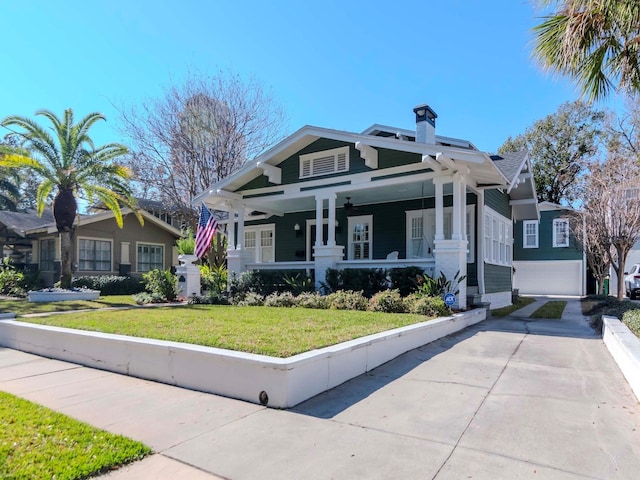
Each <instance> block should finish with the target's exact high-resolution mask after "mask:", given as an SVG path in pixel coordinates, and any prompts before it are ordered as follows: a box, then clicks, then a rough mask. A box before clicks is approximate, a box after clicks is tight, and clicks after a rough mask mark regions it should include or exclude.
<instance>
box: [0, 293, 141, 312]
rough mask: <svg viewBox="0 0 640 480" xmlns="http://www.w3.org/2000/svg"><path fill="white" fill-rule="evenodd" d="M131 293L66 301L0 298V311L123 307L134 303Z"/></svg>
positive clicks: (49, 310) (57, 310) (53, 310)
mask: <svg viewBox="0 0 640 480" xmlns="http://www.w3.org/2000/svg"><path fill="white" fill-rule="evenodd" d="M135 304H136V302H135V301H134V300H133V297H132V296H131V295H107V296H104V297H100V298H99V299H98V300H92V301H89V300H69V301H66V302H44V303H34V302H30V301H29V300H27V299H26V298H11V299H8V298H6V299H2V300H0V313H7V312H11V313H15V314H16V315H26V314H29V313H49V312H66V311H69V310H84V309H97V308H105V307H123V306H131V305H135Z"/></svg>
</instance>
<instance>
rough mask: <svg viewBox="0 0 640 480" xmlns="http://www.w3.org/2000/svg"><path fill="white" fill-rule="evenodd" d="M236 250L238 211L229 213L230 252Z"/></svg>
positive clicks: (232, 210) (233, 210) (234, 210)
mask: <svg viewBox="0 0 640 480" xmlns="http://www.w3.org/2000/svg"><path fill="white" fill-rule="evenodd" d="M235 248H236V209H235V207H234V208H232V209H231V210H230V211H229V250H235Z"/></svg>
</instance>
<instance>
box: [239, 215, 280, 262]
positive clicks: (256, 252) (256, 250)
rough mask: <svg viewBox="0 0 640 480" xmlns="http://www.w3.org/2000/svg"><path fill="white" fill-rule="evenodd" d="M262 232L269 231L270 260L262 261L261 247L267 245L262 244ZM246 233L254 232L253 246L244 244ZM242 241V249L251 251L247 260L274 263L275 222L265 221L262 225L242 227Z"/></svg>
mask: <svg viewBox="0 0 640 480" xmlns="http://www.w3.org/2000/svg"><path fill="white" fill-rule="evenodd" d="M262 232H271V258H272V260H270V261H269V260H268V261H266V262H265V261H264V260H263V248H266V247H268V246H269V245H267V246H264V245H262ZM247 233H254V234H255V237H256V238H255V246H253V247H247V244H246V238H247V237H246V235H247ZM242 243H243V245H244V250H245V251H247V252H251V253H252V258H251V259H250V260H248V262H249V263H274V262H275V261H276V224H275V223H265V224H263V225H251V226H246V225H245V227H244V233H243V239H242Z"/></svg>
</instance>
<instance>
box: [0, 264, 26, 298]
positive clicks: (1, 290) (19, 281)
mask: <svg viewBox="0 0 640 480" xmlns="http://www.w3.org/2000/svg"><path fill="white" fill-rule="evenodd" d="M24 287H25V279H24V274H23V273H22V272H19V271H18V270H17V269H16V267H14V266H13V265H11V260H10V259H9V257H6V258H4V259H3V260H2V263H0V294H1V295H9V296H12V297H21V296H24V295H25V289H24Z"/></svg>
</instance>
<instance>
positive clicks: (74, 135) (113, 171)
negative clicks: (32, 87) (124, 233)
mask: <svg viewBox="0 0 640 480" xmlns="http://www.w3.org/2000/svg"><path fill="white" fill-rule="evenodd" d="M36 115H38V116H42V117H45V118H46V119H48V120H49V121H50V122H51V124H52V127H51V130H52V132H53V135H51V133H50V132H49V129H45V128H43V127H42V126H40V125H39V124H37V123H36V122H35V121H33V120H32V119H29V118H26V117H20V116H9V117H7V118H5V119H4V120H3V121H2V122H0V125H2V126H4V127H9V126H12V127H19V128H20V129H21V130H22V132H18V133H19V135H20V136H21V137H22V145H21V147H22V148H21V149H16V148H13V149H12V150H5V151H4V152H3V153H4V155H2V156H1V157H0V167H10V168H25V167H26V168H27V169H29V170H30V171H32V172H34V173H35V174H36V175H37V176H38V178H39V179H41V181H40V184H39V185H38V190H37V192H36V209H37V212H38V215H42V212H43V211H44V207H45V204H46V203H47V200H48V199H49V198H50V195H52V194H55V197H54V199H53V216H54V218H55V221H56V228H57V229H58V232H59V233H60V242H61V243H60V247H61V255H62V258H61V275H60V286H61V287H62V288H69V287H70V286H71V237H72V233H73V227H74V222H75V219H76V216H77V213H78V204H77V201H76V198H77V197H78V196H80V195H84V198H86V199H87V200H88V201H89V202H90V203H93V202H95V201H99V202H101V203H102V204H104V205H105V206H106V207H107V208H109V209H110V210H111V211H112V212H113V213H114V215H115V219H116V222H117V224H118V226H119V227H120V228H122V225H123V220H122V210H121V205H124V206H127V207H130V208H131V209H132V210H133V211H134V213H135V214H136V216H137V218H138V220H139V221H140V223H141V224H142V223H143V221H142V216H141V215H140V214H139V213H138V211H137V209H136V208H135V200H134V198H133V197H132V194H131V191H130V187H129V180H130V178H131V174H130V171H129V170H128V169H127V168H126V167H124V166H122V165H120V164H118V163H117V162H115V161H114V160H115V159H117V158H118V157H121V156H122V155H124V154H126V153H127V148H126V147H125V146H124V145H120V144H117V143H110V144H107V145H103V146H101V147H99V148H95V146H94V144H93V141H92V140H91V137H89V135H88V131H89V129H90V128H91V126H93V125H94V124H95V123H96V122H97V121H98V120H106V119H105V117H104V115H102V114H101V113H90V114H89V115H87V116H86V117H84V118H83V119H82V120H80V121H79V122H78V123H74V117H73V110H71V109H70V108H69V109H67V110H65V112H64V117H63V118H62V119H60V118H58V117H57V116H56V115H55V114H54V113H52V112H50V111H48V110H40V111H38V112H36Z"/></svg>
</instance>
